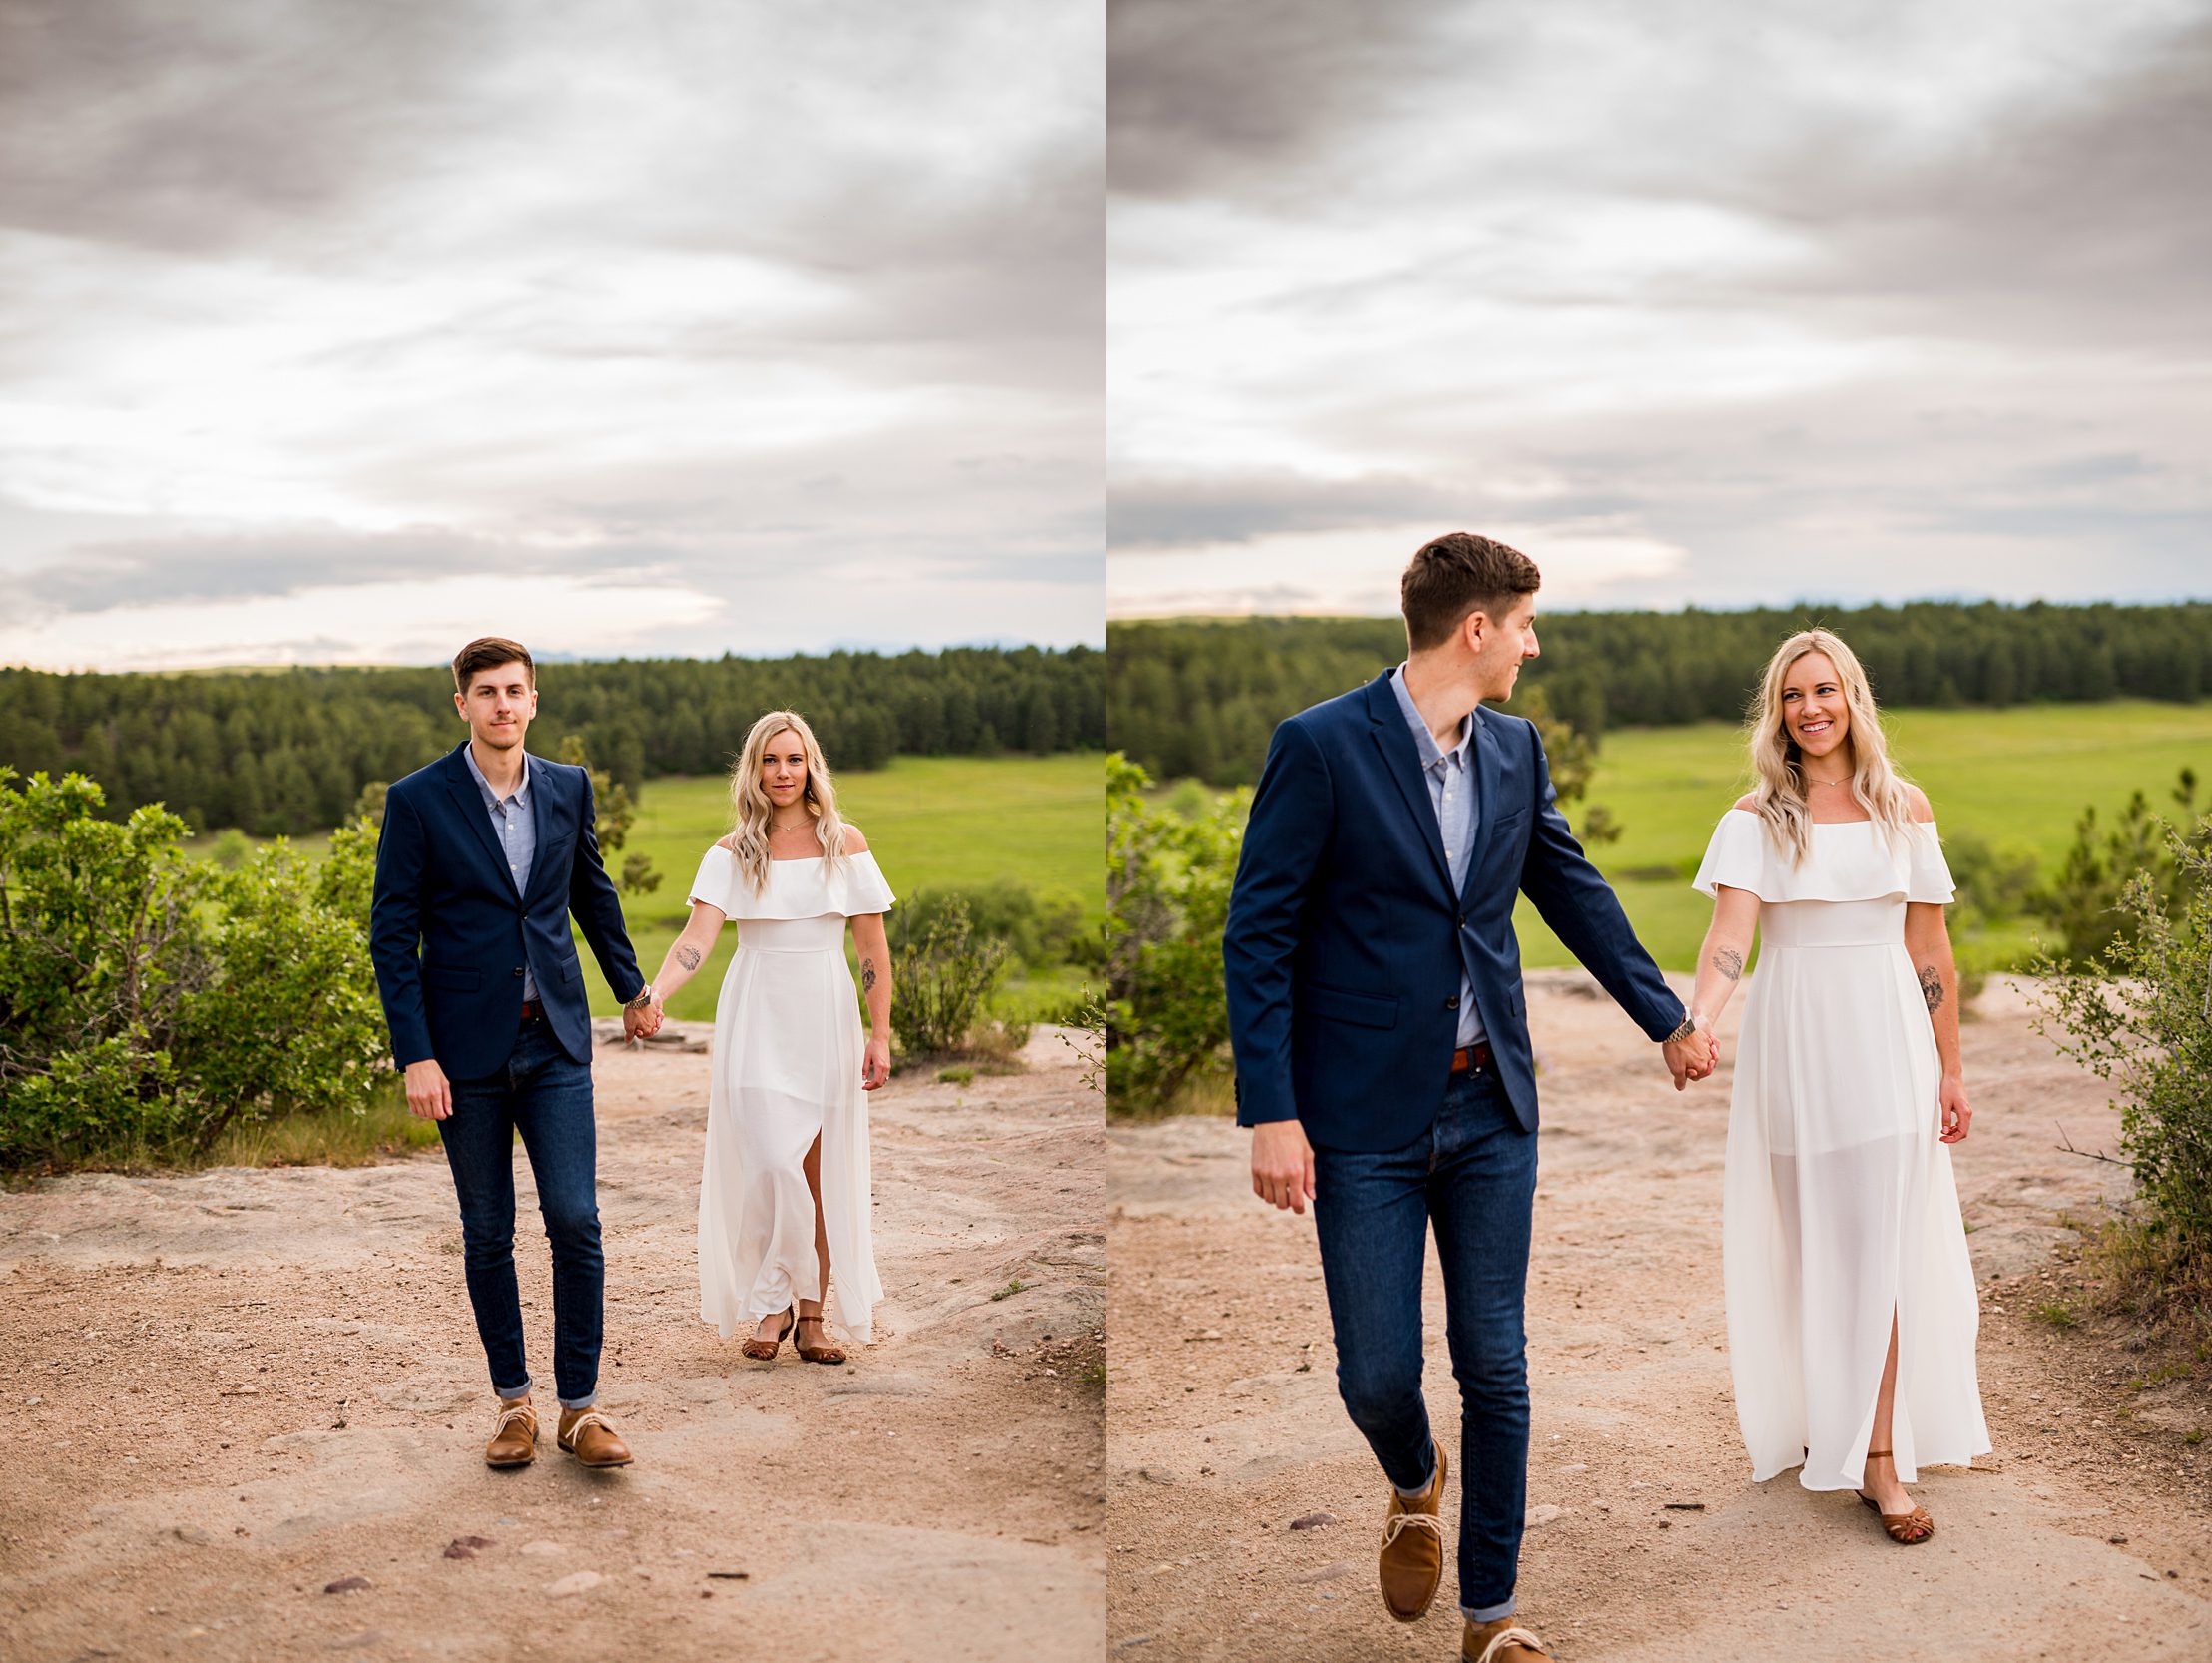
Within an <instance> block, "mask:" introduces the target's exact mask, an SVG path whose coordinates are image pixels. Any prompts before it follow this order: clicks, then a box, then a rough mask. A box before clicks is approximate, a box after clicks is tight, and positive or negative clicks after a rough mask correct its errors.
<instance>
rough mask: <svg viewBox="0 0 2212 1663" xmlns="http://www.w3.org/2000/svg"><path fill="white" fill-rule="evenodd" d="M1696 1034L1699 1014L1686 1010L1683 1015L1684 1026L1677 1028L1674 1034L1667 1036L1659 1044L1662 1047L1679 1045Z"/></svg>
mask: <svg viewBox="0 0 2212 1663" xmlns="http://www.w3.org/2000/svg"><path fill="white" fill-rule="evenodd" d="M1696 1032H1697V1013H1696V1012H1695V1011H1690V1010H1685V1011H1684V1012H1683V1013H1682V1025H1681V1026H1680V1027H1678V1028H1676V1029H1675V1030H1674V1032H1672V1033H1670V1034H1669V1035H1667V1037H1666V1038H1664V1039H1662V1040H1661V1041H1659V1043H1660V1044H1662V1045H1679V1044H1681V1043H1682V1042H1683V1041H1684V1040H1685V1039H1688V1038H1689V1037H1690V1035H1692V1034H1694V1033H1696Z"/></svg>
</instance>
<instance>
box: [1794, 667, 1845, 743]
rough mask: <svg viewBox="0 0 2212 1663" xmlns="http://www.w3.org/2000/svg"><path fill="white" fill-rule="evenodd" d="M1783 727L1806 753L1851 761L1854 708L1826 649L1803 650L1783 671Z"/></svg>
mask: <svg viewBox="0 0 2212 1663" xmlns="http://www.w3.org/2000/svg"><path fill="white" fill-rule="evenodd" d="M1782 731H1783V732H1784V733H1785V734H1787V735H1788V736H1789V737H1790V738H1791V739H1793V740H1795V741H1796V742H1797V747H1798V749H1799V750H1800V751H1802V752H1803V753H1804V754H1805V755H1806V756H1807V757H1837V758H1838V760H1839V761H1840V762H1846V763H1848V762H1849V761H1850V759H1851V708H1850V706H1848V705H1847V704H1845V703H1844V681H1843V678H1842V677H1841V676H1839V675H1837V674H1836V666H1835V665H1834V664H1832V663H1830V662H1829V657H1828V655H1827V654H1826V653H1823V652H1818V651H1815V652H1810V653H1805V654H1802V655H1800V656H1799V658H1798V661H1797V662H1796V663H1795V664H1793V665H1791V666H1790V668H1789V669H1787V670H1785V671H1784V672H1783V673H1782Z"/></svg>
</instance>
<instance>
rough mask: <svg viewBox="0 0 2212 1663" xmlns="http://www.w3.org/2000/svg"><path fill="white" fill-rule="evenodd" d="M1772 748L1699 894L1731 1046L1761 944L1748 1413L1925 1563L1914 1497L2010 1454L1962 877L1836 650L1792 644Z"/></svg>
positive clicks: (1731, 1233)
mask: <svg viewBox="0 0 2212 1663" xmlns="http://www.w3.org/2000/svg"><path fill="white" fill-rule="evenodd" d="M1750 738H1751V756H1752V763H1753V766H1754V769H1755V771H1756V773H1757V777H1758V785H1757V787H1756V789H1754V790H1753V791H1752V792H1751V793H1750V794H1749V795H1748V796H1746V797H1744V798H1742V799H1740V800H1739V801H1738V802H1737V804H1736V805H1735V807H1734V808H1732V809H1730V810H1729V811H1728V813H1726V814H1724V815H1723V816H1721V821H1720V825H1719V827H1718V828H1717V829H1716V830H1715V831H1714V832H1713V840H1712V843H1711V845H1710V846H1709V847H1708V848H1707V849H1706V852H1705V862H1704V864H1703V866H1701V867H1700V868H1699V871H1698V874H1697V887H1698V888H1699V889H1700V890H1702V891H1703V892H1704V893H1706V894H1709V895H1711V896H1712V897H1713V900H1714V905H1713V925H1712V928H1711V930H1710V931H1709V932H1708V933H1707V935H1706V937H1705V945H1704V948H1703V950H1702V951H1701V952H1700V954H1699V958H1698V977H1697V988H1696V991H1695V993H1694V994H1693V996H1692V999H1691V1010H1692V1014H1693V1015H1694V1016H1695V1017H1696V1018H1697V1020H1698V1021H1699V1022H1700V1023H1702V1024H1705V1025H1708V1026H1709V1025H1710V1024H1711V1022H1712V1020H1713V1018H1714V1017H1716V1016H1718V1015H1719V1014H1720V1011H1721V1009H1722V1007H1723V1006H1724V1005H1725V1004H1726V1003H1727V1001H1728V997H1729V995H1730V994H1731V993H1732V992H1734V991H1735V987H1736V981H1737V978H1738V977H1739V976H1740V975H1741V974H1742V973H1743V967H1744V960H1745V958H1746V956H1747V955H1748V954H1749V953H1750V951H1751V945H1752V936H1753V933H1754V931H1755V930H1756V931H1758V932H1759V934H1760V936H1761V948H1760V959H1759V970H1758V974H1757V975H1756V976H1755V977H1754V978H1753V981H1752V987H1751V992H1750V995H1749V998H1748V1002H1747V1004H1746V1006H1745V1009H1744V1021H1743V1031H1742V1035H1741V1038H1740V1039H1739V1041H1738V1046H1739V1056H1738V1058H1737V1063H1736V1082H1735V1093H1734V1097H1733V1099H1732V1101H1731V1104H1730V1108H1729V1121H1728V1159H1727V1173H1726V1179H1725V1198H1724V1203H1723V1207H1722V1215H1721V1240H1722V1261H1723V1269H1724V1273H1725V1277H1726V1282H1727V1290H1728V1342H1729V1354H1730V1356H1729V1362H1730V1367H1731V1370H1732V1372H1733V1374H1734V1377H1735V1386H1736V1414H1737V1418H1738V1420H1739V1422H1740V1423H1741V1425H1742V1427H1743V1434H1744V1442H1745V1445H1746V1447H1747V1448H1748V1449H1749V1451H1750V1453H1751V1464H1752V1475H1753V1477H1754V1478H1755V1479H1758V1480H1762V1481H1763V1480H1765V1479H1767V1478H1771V1477H1773V1476H1774V1475H1775V1474H1776V1473H1778V1472H1781V1471H1784V1470H1785V1469H1787V1468H1789V1467H1792V1466H1797V1467H1800V1468H1801V1470H1800V1472H1799V1475H1798V1482H1799V1483H1801V1484H1803V1485H1804V1486H1805V1487H1806V1488H1807V1489H1815V1490H1829V1489H1853V1490H1857V1491H1858V1492H1859V1495H1860V1498H1861V1499H1862V1500H1864V1501H1865V1502H1867V1504H1868V1505H1869V1506H1871V1507H1873V1508H1874V1509H1875V1510H1876V1511H1877V1512H1878V1513H1879V1514H1880V1515H1881V1518H1882V1524H1883V1527H1884V1529H1885V1530H1887V1531H1888V1532H1889V1534H1890V1535H1891V1536H1892V1537H1893V1538H1894V1539H1895V1540H1897V1541H1900V1542H1905V1543H1908V1544H1911V1543H1916V1542H1922V1541H1926V1540H1927V1539H1928V1538H1929V1537H1930V1536H1931V1535H1933V1534H1934V1532H1935V1528H1936V1526H1935V1521H1934V1520H1933V1519H1932V1518H1931V1517H1930V1516H1929V1514H1928V1511H1927V1509H1926V1508H1924V1507H1920V1506H1918V1505H1916V1504H1915V1503H1914V1501H1913V1498H1912V1497H1911V1496H1910V1495H1909V1494H1908V1493H1907V1492H1906V1489H1905V1485H1906V1484H1908V1483H1912V1482H1915V1481H1916V1480H1917V1478H1918V1469H1919V1468H1920V1467H1922V1466H1930V1465H1964V1464H1966V1463H1967V1462H1969V1461H1971V1460H1972V1459H1973V1457H1974V1456H1976V1455H1978V1454H1983V1453H1985V1452H1986V1451H1987V1450H1988V1448H1989V1433H1988V1428H1987V1426H1986V1425H1985V1424H1984V1422H1983V1420H1982V1415H1981V1392H1980V1387H1979V1385H1978V1383H1977V1381H1976V1378H1975V1371H1974V1331H1975V1328H1976V1326H1977V1324H1978V1322H1979V1308H1978V1305H1977V1303H1976V1299H1975V1292H1974V1279H1973V1267H1972V1265H1971V1264H1970V1263H1969V1262H1968V1260H1967V1257H1966V1236H1965V1229H1964V1226H1963V1225H1962V1223H1961V1221H1960V1219H1959V1214H1958V1192H1957V1190H1956V1188H1955V1186H1954V1185H1953V1183H1952V1180H1951V1170H1950V1149H1949V1146H1950V1145H1951V1144H1954V1143H1956V1142H1958V1141H1959V1140H1960V1139H1962V1138H1963V1137H1965V1135H1966V1130H1967V1127H1968V1126H1969V1125H1970V1124H1971V1122H1972V1118H1973V1111H1972V1109H1971V1108H1970V1107H1969V1106H1968V1104H1967V1101H1966V1086H1965V1082H1964V1080H1963V1078H1962V1077H1961V1074H1960V1069H1959V1059H1958V983H1957V974H1956V971H1955V969H1954V967H1953V965H1952V962H1951V950H1950V938H1949V935H1948V933H1947V931H1946V930H1945V928H1944V925H1943V903H1944V902H1946V901H1948V900H1949V899H1950V898H1951V880H1950V872H1949V870H1948V868H1947V867H1946V866H1945V865H1944V863H1943V856H1942V849H1941V845H1940V843H1939V842H1938V840H1937V837H1936V824H1935V814H1934V811H1933V810H1932V809H1931V808H1930V807H1929V802H1928V799H1927V797H1926V796H1925V795H1924V794H1923V793H1922V792H1921V791H1920V789H1919V788H1918V787H1915V786H1911V785H1908V784H1907V783H1906V782H1905V781H1904V780H1902V779H1901V778H1899V776H1898V774H1897V772H1896V770H1895V769H1894V768H1893V767H1892V766H1891V764H1890V760H1889V756H1888V751H1887V747H1886V746H1885V744H1884V741H1883V735H1882V727H1881V721H1880V718H1879V716H1878V714H1877V712H1876V710H1875V703H1874V694H1873V692H1872V690H1871V689H1870V688H1869V686H1868V684H1867V678H1866V674H1865V672H1864V671H1862V670H1861V669H1860V666H1859V661H1858V659H1857V658H1856V657H1854V656H1853V654H1852V652H1851V649H1850V648H1849V647H1847V646H1845V645H1844V643H1843V642H1842V641H1840V640H1839V639H1837V637H1836V636H1835V635H1833V634H1831V633H1830V632H1829V631H1827V630H1806V631H1803V632H1801V633H1799V634H1797V635H1793V636H1792V637H1790V639H1789V640H1787V641H1785V642H1784V643H1783V644H1782V647H1781V649H1780V650H1779V651H1778V652H1776V654H1775V655H1774V658H1773V659H1772V660H1771V661H1770V662H1769V663H1768V665H1767V670H1766V674H1765V676H1764V678H1763V679H1762V681H1761V685H1760V689H1759V696H1758V699H1757V702H1756V703H1755V705H1754V707H1753V712H1752V717H1751V724H1750Z"/></svg>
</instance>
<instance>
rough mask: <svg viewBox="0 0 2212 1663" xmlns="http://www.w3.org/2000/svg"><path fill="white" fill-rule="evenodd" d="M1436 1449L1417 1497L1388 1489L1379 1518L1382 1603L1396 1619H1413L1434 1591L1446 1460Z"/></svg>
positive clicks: (1439, 1569) (1440, 1569)
mask: <svg viewBox="0 0 2212 1663" xmlns="http://www.w3.org/2000/svg"><path fill="white" fill-rule="evenodd" d="M1434 1448H1435V1450H1436V1475H1435V1476H1434V1477H1433V1478H1431V1479H1429V1480H1428V1489H1427V1492H1426V1493H1425V1494H1423V1495H1422V1496H1421V1498H1420V1499H1419V1500H1417V1501H1408V1500H1406V1499H1405V1497H1404V1496H1402V1495H1400V1494H1398V1493H1397V1489H1396V1486H1394V1485H1393V1486H1392V1487H1391V1489H1390V1511H1389V1516H1388V1517H1387V1518H1385V1519H1384V1520H1383V1554H1382V1558H1381V1560H1380V1561H1379V1564H1378V1570H1379V1576H1380V1579H1381V1581H1382V1583H1383V1604H1384V1605H1386V1606H1388V1607H1389V1609H1390V1615H1391V1616H1393V1617H1395V1618H1396V1619H1397V1620H1398V1621H1399V1622H1401V1623H1409V1622H1418V1621H1419V1620H1420V1619H1421V1618H1422V1617H1423V1616H1425V1615H1426V1614H1427V1612H1428V1607H1429V1604H1430V1603H1431V1602H1432V1601H1433V1600H1434V1599H1435V1597H1436V1584H1437V1583H1438V1582H1439V1581H1441V1580H1442V1579H1443V1574H1444V1527H1443V1510H1444V1473H1445V1472H1446V1471H1447V1470H1448V1469H1449V1467H1450V1464H1451V1463H1450V1462H1449V1461H1447V1460H1445V1459H1444V1446H1443V1445H1442V1444H1440V1443H1438V1444H1436V1445H1434Z"/></svg>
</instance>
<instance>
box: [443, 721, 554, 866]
mask: <svg viewBox="0 0 2212 1663" xmlns="http://www.w3.org/2000/svg"><path fill="white" fill-rule="evenodd" d="M462 743H463V744H465V743H467V742H466V741H463V742H462ZM445 789H446V790H447V791H449V792H451V793H452V794H453V802H454V804H455V805H456V806H457V807H458V808H459V809H460V811H461V819H462V821H463V822H464V823H465V824H466V825H467V827H468V829H469V830H470V831H473V832H475V833H476V841H477V843H478V844H479V845H480V846H481V847H482V848H483V851H484V853H485V855H486V856H487V857H488V858H489V859H490V860H491V864H492V870H494V871H496V872H497V873H498V874H499V875H500V876H501V877H502V878H504V879H506V883H507V892H508V893H509V894H511V895H513V896H514V897H515V899H517V900H520V899H521V898H522V896H521V894H520V893H519V892H518V891H517V890H516V889H515V874H514V873H513V872H511V871H509V870H508V869H507V851H506V850H505V849H503V848H501V847H500V846H499V839H498V838H497V837H495V836H493V835H492V830H491V811H490V810H488V809H486V808H485V807H484V794H483V792H482V791H481V790H479V789H478V787H477V785H476V776H475V775H473V774H471V773H469V771H468V764H467V763H465V762H463V761H462V760H461V753H460V750H459V748H458V747H456V748H455V749H454V751H453V752H452V754H451V755H450V756H449V757H448V758H447V759H446V764H445ZM536 796H537V794H536V793H535V792H533V793H532V794H531V798H532V804H531V807H532V809H533V810H534V809H535V808H536Z"/></svg>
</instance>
